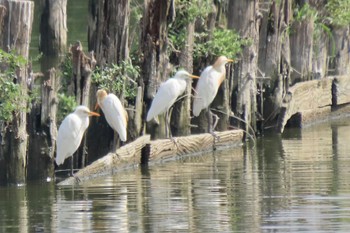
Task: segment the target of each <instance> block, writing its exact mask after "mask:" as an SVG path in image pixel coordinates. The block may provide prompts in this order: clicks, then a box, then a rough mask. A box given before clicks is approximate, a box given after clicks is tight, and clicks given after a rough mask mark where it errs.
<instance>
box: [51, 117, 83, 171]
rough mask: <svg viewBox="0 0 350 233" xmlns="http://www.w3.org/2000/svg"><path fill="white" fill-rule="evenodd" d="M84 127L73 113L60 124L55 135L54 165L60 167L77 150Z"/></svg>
mask: <svg viewBox="0 0 350 233" xmlns="http://www.w3.org/2000/svg"><path fill="white" fill-rule="evenodd" d="M85 130H86V126H84V125H83V124H82V121H81V119H80V118H79V117H78V116H77V115H75V114H74V113H71V114H69V115H68V116H67V117H66V118H65V119H64V120H63V121H62V123H61V125H60V127H59V129H58V135H57V155H56V163H57V165H60V164H62V163H63V162H64V160H65V159H66V158H68V157H69V156H72V155H73V154H74V152H75V151H76V150H77V149H78V147H79V145H80V143H81V139H82V137H83V134H84V131H85Z"/></svg>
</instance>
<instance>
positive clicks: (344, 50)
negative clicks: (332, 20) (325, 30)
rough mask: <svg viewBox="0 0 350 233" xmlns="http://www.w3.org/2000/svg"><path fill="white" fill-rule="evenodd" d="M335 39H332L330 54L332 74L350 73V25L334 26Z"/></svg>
mask: <svg viewBox="0 0 350 233" xmlns="http://www.w3.org/2000/svg"><path fill="white" fill-rule="evenodd" d="M332 36H333V40H331V41H330V44H329V51H328V54H329V56H330V57H331V60H330V67H329V68H330V75H344V74H349V73H350V66H349V63H350V54H349V51H350V27H349V26H346V27H344V28H334V29H333V35H332Z"/></svg>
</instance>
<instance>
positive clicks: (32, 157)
mask: <svg viewBox="0 0 350 233" xmlns="http://www.w3.org/2000/svg"><path fill="white" fill-rule="evenodd" d="M33 82H34V80H33ZM59 86H60V76H59V75H58V74H57V72H56V70H55V68H51V69H50V70H48V71H47V72H46V73H45V74H44V77H43V84H42V86H41V104H38V105H37V106H35V105H34V106H33V108H32V111H31V114H30V117H29V123H30V124H29V125H28V129H29V134H30V138H29V150H28V179H30V180H46V179H47V178H53V177H54V158H55V148H56V137H57V125H56V113H57V105H58V97H57V92H58V89H59ZM38 118H39V119H38ZM39 122H40V123H39Z"/></svg>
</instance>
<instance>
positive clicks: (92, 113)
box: [89, 112, 100, 117]
mask: <svg viewBox="0 0 350 233" xmlns="http://www.w3.org/2000/svg"><path fill="white" fill-rule="evenodd" d="M89 116H98V117H99V116H100V114H98V113H97V112H89Z"/></svg>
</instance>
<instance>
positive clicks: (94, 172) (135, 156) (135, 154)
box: [58, 135, 150, 185]
mask: <svg viewBox="0 0 350 233" xmlns="http://www.w3.org/2000/svg"><path fill="white" fill-rule="evenodd" d="M149 141H150V136H149V135H145V136H142V137H139V138H138V139H136V140H135V141H133V142H131V143H129V144H127V145H125V146H122V147H120V148H119V149H117V151H116V152H115V153H108V154H107V155H106V156H104V157H102V158H100V159H98V160H96V161H95V162H93V163H92V164H90V165H88V166H86V167H85V168H83V169H81V170H79V171H78V172H77V173H75V175H74V176H75V177H69V178H67V179H65V180H63V181H62V182H60V183H58V185H73V184H76V183H80V182H83V181H86V180H90V179H93V178H95V177H98V176H103V175H109V174H113V173H114V172H115V170H117V169H118V170H122V169H126V168H130V167H134V166H138V165H139V164H140V158H141V151H142V148H143V147H144V146H145V145H146V143H148V142H149Z"/></svg>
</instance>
